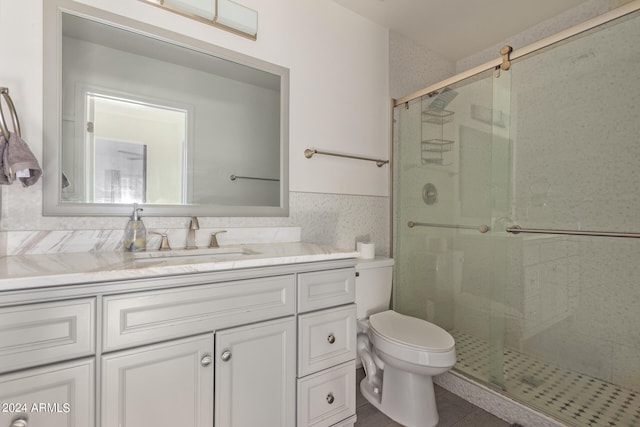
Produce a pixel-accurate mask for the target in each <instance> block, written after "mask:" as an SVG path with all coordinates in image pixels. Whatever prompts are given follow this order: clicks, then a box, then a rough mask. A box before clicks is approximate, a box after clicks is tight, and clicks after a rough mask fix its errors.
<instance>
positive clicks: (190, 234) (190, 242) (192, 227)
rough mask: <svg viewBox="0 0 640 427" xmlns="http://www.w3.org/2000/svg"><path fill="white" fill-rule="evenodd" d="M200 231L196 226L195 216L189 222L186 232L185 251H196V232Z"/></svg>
mask: <svg viewBox="0 0 640 427" xmlns="http://www.w3.org/2000/svg"><path fill="white" fill-rule="evenodd" d="M199 229H200V225H199V224H198V218H197V217H195V216H192V217H191V222H190V223H189V230H188V231H187V246H185V249H197V248H198V246H197V245H196V230H199Z"/></svg>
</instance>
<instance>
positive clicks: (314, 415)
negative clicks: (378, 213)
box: [0, 259, 356, 427]
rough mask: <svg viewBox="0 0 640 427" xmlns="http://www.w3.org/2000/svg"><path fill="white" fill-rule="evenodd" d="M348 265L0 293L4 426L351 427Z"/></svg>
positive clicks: (0, 421) (0, 415)
mask: <svg viewBox="0 0 640 427" xmlns="http://www.w3.org/2000/svg"><path fill="white" fill-rule="evenodd" d="M354 265H355V260H353V259H339V260H328V261H323V262H306V263H302V264H295V263H294V264H287V265H274V266H266V267H261V268H247V269H239V270H225V271H212V272H203V273H189V274H182V275H169V276H164V277H141V278H139V279H138V278H137V279H130V280H122V281H111V282H104V283H100V282H98V283H91V282H88V283H78V284H69V285H63V286H56V287H51V288H47V287H46V286H43V287H38V288H36V289H18V290H13V291H10V292H3V291H0V405H6V410H5V411H2V409H3V407H2V406H0V427H44V426H46V427H79V426H81V427H173V426H176V425H183V426H189V427H255V426H259V425H260V426H268V427H295V426H299V427H303V426H311V425H313V426H317V427H321V426H336V427H337V426H340V427H347V426H351V425H352V424H353V422H354V421H355V378H354V375H355V362H354V360H355V339H356V332H355V305H354V304H353V301H354V282H355V269H354ZM25 404H26V406H25ZM34 404H37V405H43V406H37V405H36V406H33V405H34ZM10 405H12V406H10ZM18 405H19V406H18ZM40 408H42V410H41V411H37V410H38V409H40Z"/></svg>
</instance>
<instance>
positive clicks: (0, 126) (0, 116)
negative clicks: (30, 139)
mask: <svg viewBox="0 0 640 427" xmlns="http://www.w3.org/2000/svg"><path fill="white" fill-rule="evenodd" d="M0 94H1V95H2V98H4V101H5V103H6V104H7V107H9V113H10V114H11V122H12V123H13V132H14V133H15V134H16V135H18V136H22V133H21V132H20V121H19V120H18V114H17V113H16V107H15V105H13V101H12V100H11V97H10V96H9V88H6V87H0ZM0 131H1V132H2V135H3V136H4V137H5V139H9V128H8V127H7V121H6V120H5V117H4V108H2V101H0Z"/></svg>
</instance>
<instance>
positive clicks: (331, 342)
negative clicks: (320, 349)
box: [327, 334, 336, 344]
mask: <svg viewBox="0 0 640 427" xmlns="http://www.w3.org/2000/svg"><path fill="white" fill-rule="evenodd" d="M327 341H329V344H333V343H334V342H336V337H335V336H334V335H333V334H331V335H329V336H328V337H327Z"/></svg>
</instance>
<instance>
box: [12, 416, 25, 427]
mask: <svg viewBox="0 0 640 427" xmlns="http://www.w3.org/2000/svg"><path fill="white" fill-rule="evenodd" d="M9 427H27V419H26V418H23V417H20V418H16V419H15V420H13V422H12V423H11V425H10V426H9Z"/></svg>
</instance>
